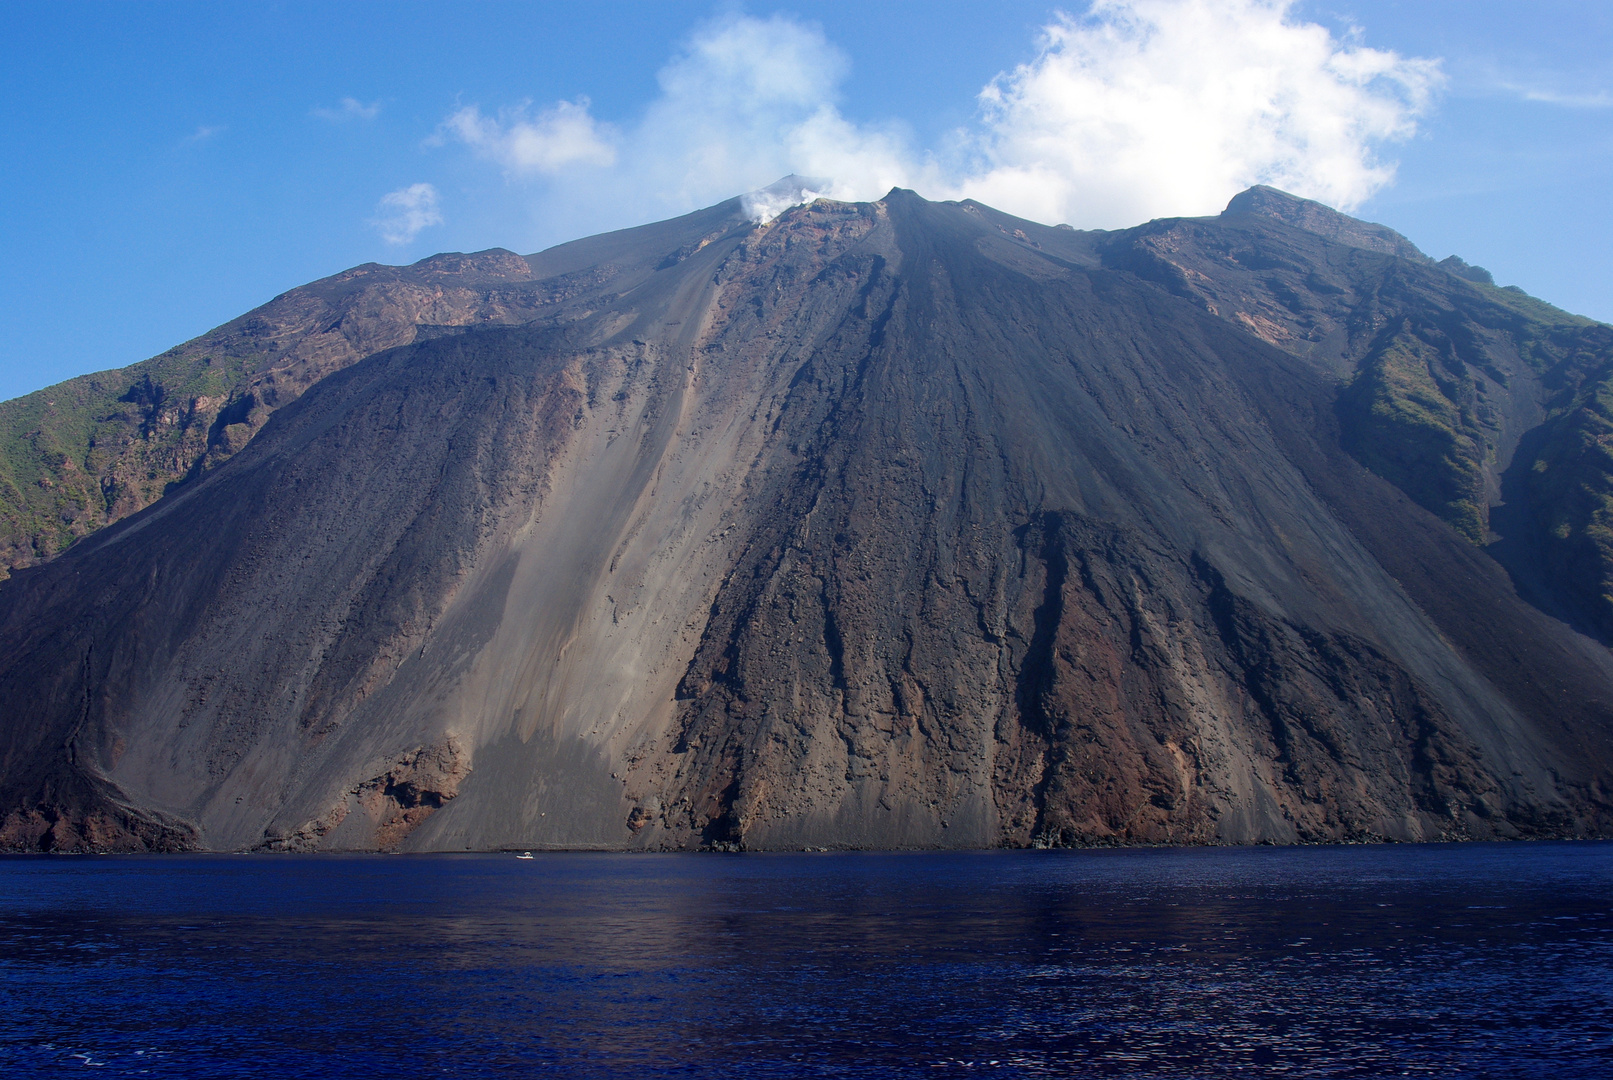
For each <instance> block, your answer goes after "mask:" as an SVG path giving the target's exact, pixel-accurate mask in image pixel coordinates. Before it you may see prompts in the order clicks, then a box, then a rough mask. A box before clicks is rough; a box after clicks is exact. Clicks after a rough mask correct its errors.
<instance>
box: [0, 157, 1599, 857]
mask: <svg viewBox="0 0 1613 1080" xmlns="http://www.w3.org/2000/svg"><path fill="white" fill-rule="evenodd" d="M787 186H788V182H787ZM774 190H775V191H776V190H777V188H775V189H774ZM784 201H786V202H787V201H789V200H787V199H786V200H784ZM755 205H756V204H755V200H751V201H746V200H743V199H735V200H730V201H729V202H726V203H722V204H720V205H718V206H714V207H711V208H709V209H706V210H702V211H699V212H696V213H693V214H690V215H688V216H686V217H682V218H678V219H675V220H672V221H667V222H662V223H659V224H654V225H648V226H644V227H642V228H636V229H629V230H625V231H622V232H616V233H610V234H607V235H603V236H598V237H593V238H590V239H586V240H580V241H576V242H574V243H569V244H564V245H561V246H560V247H557V248H554V249H551V250H549V251H545V252H542V253H540V254H537V255H533V256H528V257H524V258H523V257H521V256H517V255H514V254H512V253H509V252H504V251H493V252H484V253H480V254H478V255H469V256H462V255H453V256H438V257H436V258H434V259H430V260H426V261H425V262H423V263H420V264H417V265H416V266H413V267H406V268H395V267H378V266H368V267H359V268H356V269H355V270H352V271H348V272H347V273H345V274H342V275H338V276H337V277H335V278H331V279H327V280H326V281H323V282H318V283H315V284H313V285H310V286H307V287H305V288H303V289H300V290H294V291H293V292H291V293H288V294H286V295H285V296H282V297H279V298H277V299H276V300H274V301H272V302H271V303H270V304H269V305H266V306H265V307H264V308H263V309H260V310H259V311H258V312H255V313H252V314H250V315H248V316H243V318H242V319H241V320H237V321H236V322H235V323H232V324H229V325H227V326H226V327H222V328H220V330H219V331H216V332H214V334H212V335H209V336H207V337H204V338H202V339H198V341H197V342H193V343H190V344H189V345H187V346H183V347H181V348H180V349H178V350H175V351H174V352H173V353H171V354H165V355H164V357H161V358H157V360H154V361H150V362H148V366H146V367H143V368H142V367H140V366H137V369H138V370H137V369H128V371H127V372H126V373H125V374H121V375H120V374H118V373H110V374H109V375H108V376H105V377H103V383H104V384H105V387H110V389H105V387H103V389H104V394H105V397H106V400H108V401H115V402H121V403H122V404H120V405H117V406H116V408H117V409H120V410H122V411H121V412H118V411H115V410H114V411H104V413H102V414H97V415H98V416H99V417H100V419H98V420H97V421H96V422H97V423H105V424H108V425H117V424H121V425H123V426H122V427H119V428H118V430H119V431H122V432H124V434H123V435H121V436H119V438H120V439H121V440H122V441H121V442H114V443H103V445H102V456H101V457H100V458H93V457H91V456H87V455H88V454H89V451H86V456H83V457H82V458H78V459H75V458H74V457H73V455H72V454H70V453H63V454H61V455H60V461H58V460H57V458H51V459H50V460H51V462H54V464H50V465H49V468H50V469H55V470H57V471H56V472H53V473H50V474H49V475H50V476H54V477H57V480H58V481H60V483H59V484H58V486H56V487H52V488H50V490H51V491H54V492H57V493H60V492H61V491H68V490H78V489H77V488H72V486H71V485H70V484H66V482H65V481H62V480H61V478H62V477H66V476H70V475H71V476H80V477H88V478H89V479H86V480H84V482H83V485H82V486H83V489H84V490H85V491H89V492H91V495H88V496H85V500H84V501H82V505H83V506H86V507H92V504H93V507H92V508H93V509H94V511H95V513H96V514H98V515H101V516H100V517H99V518H96V519H95V521H94V522H91V524H92V525H99V523H100V521H102V520H103V519H104V520H105V521H108V522H111V523H110V524H106V525H105V526H104V527H96V528H90V527H89V526H85V527H84V528H83V529H81V530H80V532H81V533H82V534H83V538H81V539H77V540H76V541H75V542H72V543H70V544H69V545H68V546H66V547H65V550H61V551H60V552H59V553H57V551H56V550H55V549H54V548H52V549H51V550H46V549H44V548H41V547H39V545H38V544H37V543H35V542H34V541H33V540H31V539H29V537H31V536H35V535H36V534H35V533H28V532H27V530H26V528H25V526H27V522H28V521H30V520H33V519H30V518H28V517H27V513H25V511H27V507H29V506H32V505H34V504H32V503H29V502H27V500H28V499H32V498H35V495H34V494H30V492H34V491H35V490H36V488H34V487H28V486H27V485H24V484H20V483H19V484H14V485H12V486H11V487H10V488H8V489H0V494H3V495H5V498H6V499H8V500H10V501H9V502H8V503H7V504H6V507H5V512H6V515H9V516H4V517H3V518H0V520H4V521H6V522H11V523H13V524H12V525H8V526H7V527H8V528H10V529H11V530H12V531H11V532H10V533H8V534H7V536H8V538H9V539H8V542H10V543H11V545H12V546H11V547H10V548H9V549H8V550H11V551H14V552H22V553H24V555H26V557H23V555H19V556H18V557H16V558H15V559H13V560H12V562H11V565H12V566H14V567H15V570H14V572H13V573H12V575H11V577H10V578H9V579H8V580H6V581H4V582H3V583H0V814H3V815H4V817H3V821H0V840H3V843H4V845H5V846H6V847H8V848H10V849H13V850H15V849H28V850H35V849H42V848H43V849H57V850H187V849H206V850H246V849H256V850H412V851H428V850H467V849H470V850H489V849H507V848H522V849H538V848H593V849H694V848H718V849H737V848H745V849H801V848H803V847H806V848H852V847H854V848H936V847H959V848H963V847H968V848H976V847H992V846H1070V845H1084V844H1110V843H1170V844H1207V843H1266V842H1271V843H1294V842H1319V841H1357V840H1432V839H1465V838H1508V837H1545V836H1589V835H1607V834H1609V833H1610V832H1613V654H1610V653H1609V649H1608V640H1609V630H1610V628H1613V586H1610V582H1613V569H1610V568H1613V554H1610V551H1613V532H1610V531H1609V529H1608V526H1607V521H1613V510H1610V507H1613V495H1610V493H1613V482H1610V479H1609V477H1610V475H1613V455H1608V454H1607V452H1606V451H1604V450H1603V449H1602V448H1603V446H1604V444H1605V443H1606V440H1607V439H1608V438H1613V435H1609V434H1608V432H1613V422H1610V421H1609V420H1608V417H1609V416H1610V415H1613V404H1610V403H1613V329H1610V328H1608V327H1606V326H1603V325H1601V324H1598V323H1594V322H1591V321H1589V320H1585V319H1579V318H1576V317H1574V316H1571V315H1568V314H1566V313H1563V312H1560V311H1557V310H1556V309H1554V308H1551V307H1550V306H1549V305H1546V304H1544V303H1541V302H1540V301H1538V300H1535V299H1533V298H1531V297H1528V296H1526V295H1524V294H1523V293H1521V292H1518V291H1517V290H1512V289H1503V288H1498V287H1496V286H1495V285H1494V284H1493V282H1492V281H1491V280H1490V279H1489V275H1488V274H1487V273H1485V272H1483V271H1481V270H1478V269H1477V268H1474V267H1469V266H1467V264H1465V263H1462V262H1461V261H1460V260H1455V259H1453V260H1447V261H1446V262H1445V263H1435V262H1434V261H1432V260H1431V259H1429V258H1427V257H1426V256H1424V255H1423V254H1422V253H1421V252H1419V251H1418V250H1417V249H1416V247H1415V246H1413V245H1412V244H1411V243H1410V242H1409V241H1407V240H1406V239H1405V238H1404V237H1401V236H1399V235H1398V234H1396V233H1394V232H1393V231H1391V230H1389V229H1387V228H1385V227H1383V226H1379V225H1373V224H1369V223H1366V222H1361V221H1357V220H1355V219H1352V218H1349V217H1346V216H1344V215H1342V214H1339V213H1337V212H1335V211H1333V210H1330V209H1328V208H1326V207H1323V206H1320V205H1318V204H1315V203H1309V202H1306V201H1304V200H1301V199H1297V198H1294V197H1293V196H1289V195H1286V194H1284V193H1281V192H1277V191H1273V190H1271V189H1266V188H1256V189H1252V190H1250V191H1248V192H1245V193H1244V194H1242V195H1240V196H1238V197H1237V198H1236V199H1234V200H1233V202H1232V203H1231V205H1230V206H1229V207H1228V208H1227V210H1226V212H1225V213H1223V214H1221V215H1219V216H1217V217H1210V218H1194V219H1174V220H1164V221H1155V222H1151V223H1149V224H1147V225H1144V226H1140V227H1139V228H1136V229H1131V230H1126V231H1121V232H1081V231H1077V230H1073V229H1070V228H1068V227H1063V226H1060V227H1049V226H1044V225H1038V224H1035V223H1033V222H1029V221H1024V220H1019V219H1016V218H1013V217H1010V216H1008V215H1005V214H1002V213H999V212H997V211H995V210H992V209H991V208H989V207H986V206H983V205H980V204H978V203H974V202H968V201H965V202H960V203H937V202H929V201H926V200H924V199H922V198H920V197H919V196H918V195H916V194H914V193H912V192H909V191H904V190H895V191H892V192H891V193H890V194H889V195H887V196H886V197H885V198H884V199H882V200H880V201H878V202H872V203H841V202H832V201H828V200H822V199H818V200H815V201H811V202H805V203H802V204H800V205H795V206H793V207H791V208H789V209H786V210H784V211H783V212H782V213H780V214H779V215H778V216H776V217H774V218H772V219H771V220H767V221H765V222H760V221H757V220H755V216H756V215H755V214H754V213H753V212H752V211H753V208H754V206H755ZM149 365H157V366H149ZM176 372H177V373H178V374H175V373H176ZM206 372H213V373H215V374H216V373H219V372H222V373H223V374H216V380H222V381H220V382H219V386H218V388H217V392H216V393H215V392H213V391H208V392H206V393H203V392H201V391H195V392H190V391H186V390H185V386H186V385H189V384H186V383H184V379H199V378H202V377H203V376H202V375H201V374H198V373H206ZM154 373H155V374H154ZM187 373H188V374H187ZM113 376H117V379H121V380H123V381H121V382H118V381H116V380H115V379H113V378H112V377H113ZM206 377H207V378H209V379H214V378H215V375H214V374H209V375H207V376H206ZM107 380H112V381H107ZM142 380H143V381H142ZM164 380H167V381H166V382H165V381H164ZM114 383H115V385H114ZM125 383H127V388H125V385H124V384H125ZM85 385H89V384H85ZM97 385H100V384H97ZM197 385H200V384H197ZM209 385H211V384H209ZM97 392H102V391H97ZM46 393H49V392H46ZM86 393H87V391H86ZM187 394H189V396H187ZM58 396H61V395H58ZM28 400H29V399H23V401H24V402H27V401H28ZM63 400H66V399H65V398H63ZM86 400H87V399H86ZM97 400H100V399H97ZM11 405H12V406H15V408H13V409H12V412H11V413H9V414H6V416H5V417H0V419H5V422H6V423H12V422H13V419H14V418H15V417H17V416H22V415H24V412H25V411H26V410H23V411H19V410H22V409H23V407H22V406H20V405H17V403H11ZM52 405H53V407H54V406H55V399H54V398H53V399H52ZM96 407H97V408H100V406H96ZM29 408H32V406H29ZM108 408H109V409H110V408H111V407H110V406H108ZM26 415H27V417H28V419H26V424H30V425H34V426H33V427H32V428H30V429H29V430H30V431H31V432H32V433H33V434H34V435H35V436H38V437H37V438H35V439H34V443H36V444H37V443H39V441H40V439H43V438H45V436H46V435H49V434H50V431H53V430H55V429H51V428H49V423H50V416H52V415H55V414H54V413H50V414H47V413H42V412H39V411H37V410H36V411H35V412H31V413H27V414H26ZM6 417H11V418H13V419H6ZM40 417H44V419H41V418H40ZM120 418H121V419H120ZM15 422H16V423H17V424H23V423H24V422H25V421H23V420H16V421H15ZM62 430H66V429H65V427H63V429H62ZM40 432H44V433H45V434H44V435H40V434H39V433H40ZM53 437H54V436H53ZM62 437H63V438H65V436H62ZM165 440H166V441H165ZM30 445H33V444H30ZM107 445H112V446H113V449H112V450H110V451H108V450H106V449H105V447H106V446H107ZM108 455H110V456H108ZM41 460H43V459H41ZM75 462H77V463H76V464H75ZM64 463H65V464H64ZM97 463H99V464H97ZM131 463H133V464H131ZM45 467H46V466H43V465H42V466H40V468H42V469H43V468H45ZM75 469H76V470H78V471H77V472H76V473H75V472H73V470H75ZM96 469H100V470H101V472H100V473H96V472H95V470H96ZM120 469H121V470H123V471H122V472H119V471H118V470H120ZM164 470H166V471H164ZM41 475H45V474H43V473H42V474H41ZM97 475H102V476H106V477H113V478H114V480H113V481H105V482H103V483H102V484H101V487H100V488H97V487H96V486H95V483H93V482H92V481H93V480H94V477H95V476H97ZM117 477H123V478H124V479H123V480H117V479H116V478H117ZM129 477H134V478H135V479H136V480H138V481H139V484H145V485H146V486H145V487H140V486H139V484H135V483H134V481H133V480H129V479H128V478H129ZM108 483H110V484H111V485H112V486H111V487H110V488H108V487H107V486H106V485H107V484H108ZM118 483H123V485H124V486H123V487H122V488H119V487H118V486H117V485H118ZM131 484H133V485H134V486H132V487H131V486H130V485H131ZM63 485H65V486H63ZM48 486H49V485H47V487H48ZM37 490H45V488H38V489H37ZM101 490H105V491H107V492H111V494H107V495H106V497H105V498H104V499H103V500H102V501H101V502H95V498H96V497H97V496H95V495H94V493H95V492H96V491H101ZM142 492H143V493H144V494H142ZM52 497H55V496H52ZM64 498H65V496H64ZM74 498H77V496H74ZM120 499H121V500H122V501H121V502H120V501H119V500H120ZM53 505H54V504H53ZM64 505H65V504H64ZM74 505H79V504H74ZM41 520H42V519H41ZM75 520H76V519H75ZM85 520H88V519H85ZM17 522H22V524H20V525H19V524H15V523H17ZM27 527H32V526H27ZM52 527H53V528H54V527H55V526H54V525H53V526H52ZM30 544H32V545H33V546H32V547H30ZM30 563H32V564H33V565H29V564H30Z"/></svg>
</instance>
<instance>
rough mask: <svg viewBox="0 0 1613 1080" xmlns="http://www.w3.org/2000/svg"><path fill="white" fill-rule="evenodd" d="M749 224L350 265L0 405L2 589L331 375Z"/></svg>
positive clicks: (585, 289) (638, 269) (562, 301)
mask: <svg viewBox="0 0 1613 1080" xmlns="http://www.w3.org/2000/svg"><path fill="white" fill-rule="evenodd" d="M743 218H744V214H743V213H742V211H741V206H740V200H738V199H733V200H730V201H729V202H727V203H723V204H721V205H720V206H715V207H712V208H710V209H708V210H703V211H700V212H698V213H695V214H691V215H688V216H686V217H683V218H679V219H676V220H674V221H668V222H661V223H659V224H656V225H650V226H645V227H643V228H640V229H631V230H627V231H626V232H624V233H617V234H611V235H610V236H609V237H595V238H592V239H590V240H582V241H577V242H575V243H571V244H563V245H561V246H560V247H557V248H553V249H551V250H549V251H546V252H543V253H542V254H539V255H534V256H531V257H529V258H522V257H521V256H519V255H515V254H513V253H511V252H508V251H501V250H492V251H483V252H478V253H476V254H474V255H459V254H447V255H434V256H432V257H431V258H429V259H423V260H421V261H420V262H418V263H415V264H414V265H413V266H407V267H395V266H379V265H376V264H373V263H370V264H366V265H363V266H357V267H354V268H353V269H351V270H347V271H344V272H343V273H340V274H336V275H334V276H332V277H328V278H325V279H323V280H321V281H316V282H314V283H312V284H310V285H305V286H303V287H301V288H298V289H293V290H291V291H290V292H287V293H285V294H283V295H281V296H277V297H275V298H274V299H273V300H271V301H270V302H269V303H267V304H265V305H263V306H262V307H260V308H258V309H256V310H254V311H250V312H248V313H247V314H245V315H243V316H241V317H240V318H238V319H235V320H232V321H231V322H228V323H226V324H224V325H223V326H221V327H219V328H218V329H216V330H213V331H211V332H209V333H207V334H204V335H202V336H201V337H199V338H196V339H195V340H194V341H190V342H187V343H186V344H184V345H180V346H177V347H175V348H173V349H170V350H169V351H168V352H166V353H163V354H162V355H161V356H157V357H153V358H152V359H150V360H147V361H144V362H142V363H139V364H134V365H132V366H130V367H126V368H121V369H117V370H113V371H103V372H99V373H96V374H93V375H85V376H82V377H80V378H77V379H71V380H69V381H67V382H64V383H61V384H59V385H56V386H52V387H47V388H46V389H44V390H41V391H39V392H37V393H34V394H29V395H27V396H26V397H22V398H17V399H15V400H12V401H7V402H0V579H3V578H4V577H5V576H6V574H7V573H9V572H10V571H11V570H14V569H17V568H18V567H23V566H32V565H35V564H36V563H39V562H42V561H44V560H46V559H49V558H51V557H52V556H54V555H55V554H57V553H58V552H60V551H61V550H63V549H64V548H66V547H67V546H68V545H70V544H72V543H74V542H76V541H78V540H80V539H82V538H83V537H85V536H87V535H89V534H90V533H92V532H94V531H96V530H97V529H100V528H102V527H104V526H106V525H109V524H111V523H112V522H114V521H119V520H121V519H123V518H125V517H127V516H129V515H130V514H132V513H134V512H136V511H137V510H141V509H143V508H144V507H146V506H149V505H150V504H151V503H153V502H155V501H156V500H157V499H159V498H161V497H162V495H163V494H164V492H166V491H169V490H171V489H173V488H175V487H177V486H178V485H180V484H182V483H185V482H186V481H188V480H193V479H195V478H196V477H198V476H199V475H200V474H202V473H203V472H206V471H207V470H209V469H211V468H213V467H215V466H217V465H218V464H220V463H221V462H223V461H224V460H226V459H228V458H229V457H230V456H231V455H233V454H234V453H236V452H237V451H238V450H240V449H241V448H242V447H243V446H245V445H246V444H247V442H248V441H249V440H250V439H251V438H252V437H253V436H254V435H255V434H256V433H257V431H258V430H259V429H260V428H261V427H262V426H263V424H264V423H265V422H266V421H267V420H268V418H269V417H270V416H271V415H273V413H274V411H275V410H276V409H278V408H280V407H281V406H283V405H286V404H289V403H290V402H292V401H295V400H296V399H297V397H298V396H300V395H301V394H302V393H303V391H305V390H307V389H308V387H310V386H312V385H313V384H314V383H316V382H318V381H319V380H320V379H323V378H324V377H325V376H327V375H330V374H332V373H334V372H336V371H340V370H341V369H342V368H345V367H347V366H349V365H351V364H354V363H356V362H358V361H359V360H362V359H364V358H365V357H367V356H373V355H374V354H376V353H378V352H381V351H383V350H385V349H391V348H395V347H396V346H399V345H405V344H408V343H410V342H412V341H415V340H416V339H417V338H420V337H422V336H425V337H430V336H433V335H435V334H440V333H443V332H445V331H449V330H456V329H460V328H464V327H468V326H489V325H492V326H499V325H520V324H525V323H532V322H540V323H541V322H552V321H556V320H559V321H564V320H565V319H566V318H567V317H569V316H568V313H570V312H574V311H578V310H586V305H587V303H588V301H589V298H590V297H592V296H593V295H595V294H596V293H598V292H599V291H600V290H602V289H612V288H617V289H619V288H621V287H622V286H624V285H629V284H631V283H632V282H633V281H634V280H636V279H637V278H639V277H642V276H643V275H644V274H646V273H649V272H652V271H653V268H654V267H653V264H651V265H643V264H642V263H640V262H639V261H637V260H638V259H640V258H641V257H642V253H643V250H648V249H653V250H656V251H660V252H662V255H661V256H659V257H658V258H662V257H665V254H666V252H667V251H675V250H677V249H679V248H680V247H682V246H685V245H691V244H698V243H699V242H700V241H701V240H702V239H703V238H704V237H706V236H707V235H709V234H710V233H711V232H713V231H714V230H720V229H722V228H724V227H726V225H728V224H731V223H732V222H734V221H738V220H742V219H743ZM644 245H647V248H646V247H644Z"/></svg>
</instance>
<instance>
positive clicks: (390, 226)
mask: <svg viewBox="0 0 1613 1080" xmlns="http://www.w3.org/2000/svg"><path fill="white" fill-rule="evenodd" d="M375 209H376V216H375V217H374V218H373V219H371V221H370V224H372V225H374V226H375V227H376V229H377V230H379V231H380V233H381V239H383V240H385V241H386V242H387V243H389V244H407V243H409V242H411V241H412V240H414V238H415V237H416V236H418V235H419V234H420V230H421V229H424V228H426V227H427V226H430V225H441V224H442V214H441V213H440V212H439V211H438V209H437V189H436V188H434V187H432V186H431V185H430V184H410V185H409V186H408V187H404V188H399V189H398V190H396V191H391V192H388V193H387V194H385V195H383V196H381V201H380V203H378V204H377V205H376V208H375Z"/></svg>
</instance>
